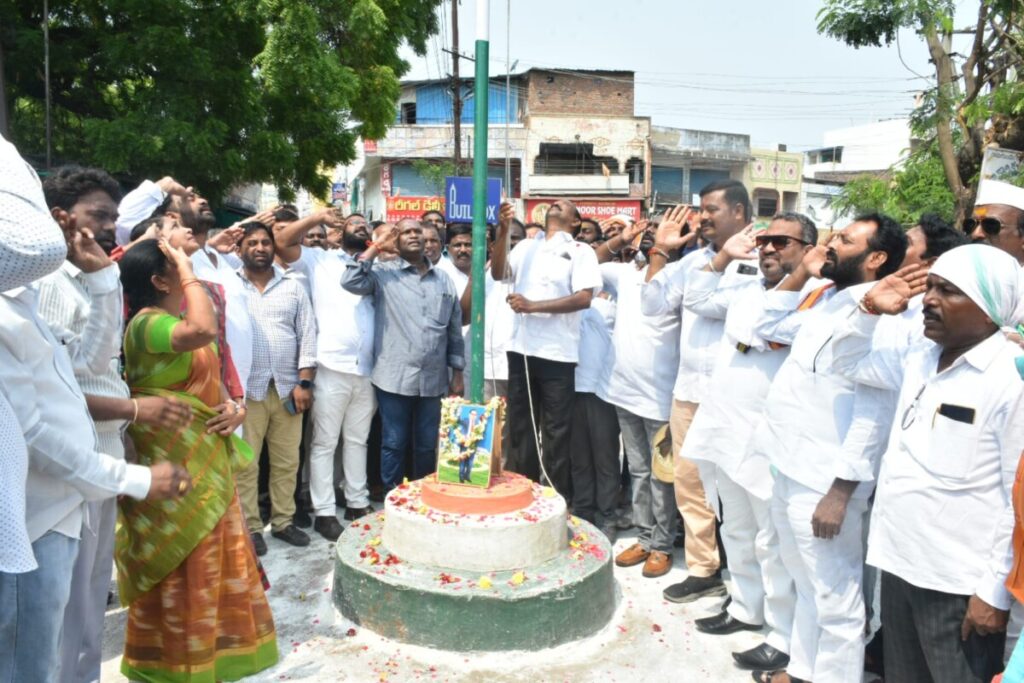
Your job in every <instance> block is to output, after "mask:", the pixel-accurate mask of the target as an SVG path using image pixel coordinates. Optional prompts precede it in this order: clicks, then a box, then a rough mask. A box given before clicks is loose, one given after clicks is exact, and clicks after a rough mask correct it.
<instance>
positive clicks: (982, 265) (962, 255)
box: [930, 244, 1024, 328]
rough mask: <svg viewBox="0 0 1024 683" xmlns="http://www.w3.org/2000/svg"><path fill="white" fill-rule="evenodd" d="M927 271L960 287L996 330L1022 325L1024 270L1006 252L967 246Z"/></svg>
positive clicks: (955, 251) (950, 252) (974, 245)
mask: <svg viewBox="0 0 1024 683" xmlns="http://www.w3.org/2000/svg"><path fill="white" fill-rule="evenodd" d="M930 272H931V273H933V274H935V275H938V276H939V277H941V278H943V279H945V280H948V281H949V282H952V283H953V284H954V285H956V286H957V287H959V288H960V289H961V290H962V291H963V293H964V294H966V295H967V296H968V297H970V299H971V301H973V302H974V303H976V304H977V305H978V308H980V309H981V310H982V311H984V312H985V315H987V316H988V317H989V318H991V319H992V322H994V323H995V324H996V325H998V326H999V327H1004V328H1005V327H1016V326H1017V325H1020V324H1021V323H1022V322H1024V271H1022V270H1021V267H1020V266H1019V265H1018V264H1017V259H1015V258H1013V257H1012V256H1010V255H1009V254H1007V253H1006V252H1005V251H1002V250H1001V249H996V248H995V247H990V246H989V245H987V244H967V245H964V246H962V247H957V248H956V249H951V250H949V251H947V252H946V253H944V254H943V255H942V256H940V257H939V258H938V259H936V261H935V264H934V265H933V266H932V268H931V271H930Z"/></svg>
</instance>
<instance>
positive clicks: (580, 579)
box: [334, 514, 617, 651]
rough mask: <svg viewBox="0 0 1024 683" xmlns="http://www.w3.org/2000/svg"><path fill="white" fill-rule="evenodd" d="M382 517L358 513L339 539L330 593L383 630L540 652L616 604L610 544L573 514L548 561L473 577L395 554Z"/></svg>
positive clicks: (463, 647) (432, 640)
mask: <svg viewBox="0 0 1024 683" xmlns="http://www.w3.org/2000/svg"><path fill="white" fill-rule="evenodd" d="M383 522H384V515H383V514H376V515H371V516H367V517H364V518H363V519H361V520H359V522H357V523H355V524H353V525H351V526H350V527H348V528H347V529H346V530H345V533H344V534H342V536H341V538H340V539H339V540H338V559H337V562H336V565H335V570H334V601H335V603H336V604H337V606H338V608H339V609H340V610H341V613H342V614H343V615H344V616H345V617H346V618H348V619H350V620H352V621H354V622H356V623H358V624H360V625H362V626H363V627H365V628H368V629H370V630H371V631H374V632H376V633H379V634H380V635H382V636H385V637H387V638H392V639H394V640H399V641H402V642H406V643H413V644H415V645H424V646H427V647H434V648H439V649H443V650H457V651H471V650H537V649H542V648H548V647H554V646H556V645H561V644H562V643H567V642H569V641H572V640H578V639H580V638H584V637H586V636H589V635H592V634H594V633H596V632H597V631H599V630H601V628H603V627H604V626H605V625H606V624H607V623H608V621H609V620H610V619H611V617H612V614H613V613H614V611H615V603H616V597H617V596H616V588H615V579H614V578H613V575H612V555H611V546H610V545H609V543H608V540H607V539H606V538H605V537H604V535H603V534H601V533H600V532H599V531H598V530H597V529H596V528H595V527H593V526H592V525H590V524H588V523H586V522H584V521H582V520H580V519H578V518H575V517H573V518H571V521H570V522H569V524H568V528H567V534H568V535H569V538H570V543H569V547H568V548H567V549H566V551H565V552H564V553H563V554H562V555H561V556H559V557H557V558H555V559H554V560H551V561H549V562H546V563H544V564H542V565H538V566H536V567H525V568H523V569H522V570H516V571H504V572H490V573H486V574H473V575H467V574H460V573H457V572H447V571H443V570H441V569H438V568H437V567H428V566H424V565H415V564H412V563H407V562H404V561H402V560H401V559H400V558H396V557H394V556H393V555H391V554H390V553H389V552H388V550H387V548H385V547H384V546H383V544H382V543H381V541H380V538H381V531H382V528H383Z"/></svg>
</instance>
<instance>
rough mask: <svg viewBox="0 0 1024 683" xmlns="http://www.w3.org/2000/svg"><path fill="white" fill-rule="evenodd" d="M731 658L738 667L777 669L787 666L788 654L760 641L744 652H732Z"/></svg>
mask: <svg viewBox="0 0 1024 683" xmlns="http://www.w3.org/2000/svg"><path fill="white" fill-rule="evenodd" d="M732 658H733V659H734V660H736V666H738V667H739V668H741V669H750V670H752V671H778V670H779V669H785V668H786V667H787V666H789V655H787V654H786V653H785V652H782V651H781V650H776V649H775V648H774V647H772V646H771V645H769V644H768V643H761V644H760V645H758V646H757V647H755V648H753V649H751V650H747V651H746V652H733V653H732Z"/></svg>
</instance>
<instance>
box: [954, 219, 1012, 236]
mask: <svg viewBox="0 0 1024 683" xmlns="http://www.w3.org/2000/svg"><path fill="white" fill-rule="evenodd" d="M979 225H980V226H981V229H982V230H984V231H985V234H986V235H989V236H991V237H995V236H996V235H998V234H999V233H1000V232H1002V231H1003V222H1002V221H1001V220H999V219H998V218H992V217H991V216H989V217H988V218H974V217H971V218H967V219H965V220H964V225H963V228H964V232H965V233H967V234H968V235H970V234H971V233H972V232H974V231H975V230H977V229H978V226H979Z"/></svg>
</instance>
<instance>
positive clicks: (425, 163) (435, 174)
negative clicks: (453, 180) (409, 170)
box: [412, 159, 458, 195]
mask: <svg viewBox="0 0 1024 683" xmlns="http://www.w3.org/2000/svg"><path fill="white" fill-rule="evenodd" d="M412 167H413V169H414V170H415V171H416V173H417V174H419V176H420V177H421V178H423V181H424V182H425V183H426V184H427V186H428V187H430V191H431V192H432V193H433V194H435V195H443V194H444V183H445V179H446V178H448V176H456V175H458V172H457V171H456V168H455V162H454V161H447V160H446V161H431V160H427V159H414V160H413V162H412Z"/></svg>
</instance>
